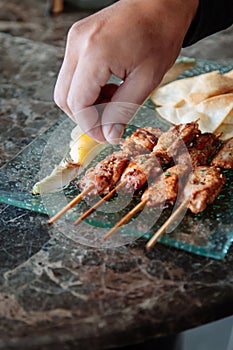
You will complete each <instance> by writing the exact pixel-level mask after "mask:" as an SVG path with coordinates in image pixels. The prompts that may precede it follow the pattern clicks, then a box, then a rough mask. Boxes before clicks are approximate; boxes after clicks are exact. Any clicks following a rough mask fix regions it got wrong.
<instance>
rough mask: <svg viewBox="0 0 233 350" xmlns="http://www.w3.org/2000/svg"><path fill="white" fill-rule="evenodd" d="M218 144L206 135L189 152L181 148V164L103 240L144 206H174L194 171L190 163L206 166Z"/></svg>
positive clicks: (160, 180) (202, 135)
mask: <svg viewBox="0 0 233 350" xmlns="http://www.w3.org/2000/svg"><path fill="white" fill-rule="evenodd" d="M218 144H219V139H218V137H216V136H215V135H214V134H211V133H204V134H201V135H200V136H199V135H196V137H195V139H194V141H193V144H192V146H190V147H189V148H188V150H189V152H187V149H186V152H183V149H182V148H181V154H178V155H177V158H178V160H179V161H180V163H179V164H177V165H175V166H173V167H171V168H169V169H167V170H166V171H165V172H164V173H163V174H162V175H160V176H159V177H158V178H157V179H156V180H155V182H154V183H153V185H151V186H149V187H148V188H147V190H146V191H145V192H144V194H143V195H142V198H141V203H140V204H138V205H137V208H134V209H133V211H131V212H129V213H128V214H127V215H125V217H124V218H122V220H120V222H119V223H118V224H116V225H115V226H114V227H113V228H112V229H111V230H110V231H109V232H108V233H107V234H106V235H105V236H104V238H103V239H107V238H108V237H110V236H111V235H112V234H113V233H115V232H116V231H117V230H118V228H119V227H120V226H121V225H122V224H124V223H125V222H127V221H128V220H129V219H130V218H131V217H132V216H133V215H134V214H135V213H136V212H137V211H138V210H141V208H142V207H143V206H144V205H147V206H148V207H153V206H154V207H156V206H161V205H164V204H165V203H169V204H171V205H173V204H174V203H175V200H176V198H177V194H178V190H179V186H181V185H182V184H183V186H184V184H185V182H186V180H187V177H188V176H189V174H190V172H191V170H192V168H191V167H190V162H191V165H192V166H193V167H194V169H195V168H196V167H197V166H199V165H205V164H206V163H207V161H208V160H209V158H210V157H212V156H213V154H214V153H216V149H217V147H218ZM180 210H181V209H180Z"/></svg>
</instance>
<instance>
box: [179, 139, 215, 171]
mask: <svg viewBox="0 0 233 350" xmlns="http://www.w3.org/2000/svg"><path fill="white" fill-rule="evenodd" d="M218 146H219V138H218V137H217V136H215V135H214V134H211V133H204V134H201V135H196V137H195V139H194V140H193V142H192V144H191V146H189V147H187V148H186V147H185V148H184V149H182V150H181V153H179V154H178V155H177V160H178V163H179V164H184V165H192V167H193V168H195V167H196V166H198V165H207V163H208V162H209V160H210V159H211V158H212V157H213V155H214V154H215V153H216V150H217V147H218Z"/></svg>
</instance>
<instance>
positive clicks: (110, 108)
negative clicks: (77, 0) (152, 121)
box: [54, 0, 198, 143]
mask: <svg viewBox="0 0 233 350" xmlns="http://www.w3.org/2000/svg"><path fill="white" fill-rule="evenodd" d="M197 5H198V0H190V1H183V0H143V1H142V0H121V1H118V2H117V3H115V4H114V5H111V6H109V7H107V8H105V9H103V10H101V11H99V12H97V13H96V14H94V15H92V16H89V17H87V18H85V19H83V20H81V21H79V22H76V23H75V24H74V25H73V26H72V27H71V29H70V31H69V34H68V38H67V46H66V51H65V56H64V61H63V64H62V67H61V70H60V72H59V76H58V79H57V83H56V86H55V91H54V99H55V102H56V103H57V105H58V106H59V107H60V108H61V109H63V110H64V111H65V112H66V113H67V114H68V115H69V116H70V118H72V119H73V120H74V121H75V122H76V123H78V124H79V126H80V127H81V129H82V130H83V131H84V132H85V133H87V134H88V135H90V136H92V137H93V138H94V139H96V140H97V141H99V142H106V141H107V142H110V143H115V141H116V140H118V139H119V137H120V136H121V134H122V133H123V130H124V126H125V125H126V124H127V123H128V122H129V120H130V119H131V117H132V116H133V112H134V111H135V107H136V106H138V105H140V104H141V103H142V102H143V101H144V100H145V99H146V97H147V96H148V95H149V94H150V92H151V91H152V90H153V89H154V88H155V87H156V86H157V85H158V84H159V82H160V81H161V79H162V78H163V76H164V74H165V73H166V71H167V70H168V69H169V68H170V67H171V66H172V65H173V63H174V61H175V60H176V58H177V56H178V54H179V52H180V49H181V47H182V43H183V39H184V36H185V34H186V32H187V30H188V28H189V26H190V24H191V21H192V19H193V17H194V15H195V12H196V9H197ZM112 74H113V75H115V76H116V77H118V78H120V79H122V81H123V83H122V84H121V85H120V86H119V87H118V86H116V85H114V84H107V82H108V80H109V78H110V76H111V75H112ZM101 102H110V103H107V104H106V106H105V108H101V112H100V110H98V109H96V108H95V107H94V106H93V105H95V104H98V103H101Z"/></svg>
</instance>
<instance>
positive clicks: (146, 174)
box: [74, 133, 219, 225]
mask: <svg viewBox="0 0 233 350" xmlns="http://www.w3.org/2000/svg"><path fill="white" fill-rule="evenodd" d="M168 135H169V133H168ZM218 144H219V140H218V138H217V137H216V136H215V135H214V134H210V133H204V134H201V135H199V134H196V135H195V138H194V140H193V142H192V146H190V147H188V151H189V152H188V151H187V148H186V147H185V150H183V148H181V154H179V155H177V159H176V160H178V161H179V163H178V164H179V165H180V166H179V167H177V166H176V167H175V168H174V171H172V172H175V171H177V172H179V173H177V174H173V176H172V177H170V178H168V172H167V173H166V176H165V179H166V180H167V181H166V183H165V182H164V177H162V178H161V179H160V183H162V184H164V186H161V185H160V186H158V187H159V188H160V189H161V187H163V191H162V193H161V195H164V193H166V192H167V193H168V192H170V193H173V194H172V197H173V198H174V201H175V198H176V192H174V189H171V188H170V186H169V183H168V182H170V183H172V181H171V179H173V181H174V184H176V185H177V186H178V178H179V176H181V174H185V172H187V171H188V168H190V165H192V166H193V167H194V166H197V165H198V164H199V165H203V164H206V163H207V160H208V158H209V157H211V156H212V155H213V154H214V153H215V152H216V148H217V146H218ZM161 171H162V169H161V166H160V165H159V164H158V160H157V158H156V157H155V155H154V154H153V152H151V153H149V154H145V155H139V156H136V157H135V158H134V159H133V160H131V161H130V162H129V164H128V165H127V167H126V169H125V170H124V172H123V174H122V175H121V178H120V180H119V184H118V186H117V188H115V190H112V192H110V194H107V195H106V196H105V197H103V198H101V200H100V201H99V202H97V203H96V204H95V205H94V206H93V207H92V208H90V209H88V210H87V211H86V212H85V213H84V214H82V215H81V216H80V218H79V219H78V220H76V221H75V222H74V224H75V225H77V224H78V223H79V222H81V221H82V220H84V219H85V218H86V217H87V216H89V215H90V214H91V213H92V212H93V211H94V210H95V209H97V208H98V207H99V206H100V205H102V204H103V203H104V202H105V201H106V200H108V199H109V198H110V197H111V195H112V194H114V193H115V192H116V190H119V189H120V190H124V191H136V190H139V189H141V188H142V187H143V186H144V185H145V183H146V182H152V181H153V180H154V179H156V178H158V176H159V175H160V174H161ZM180 179H181V177H180ZM160 192H161V190H160ZM157 194H158V195H159V193H157ZM161 195H160V198H161ZM166 200H167V201H168V202H169V203H171V198H170V199H169V198H168V196H167V198H166ZM162 202H163V201H162ZM171 204H172V203H171Z"/></svg>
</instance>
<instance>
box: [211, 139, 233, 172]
mask: <svg viewBox="0 0 233 350" xmlns="http://www.w3.org/2000/svg"><path fill="white" fill-rule="evenodd" d="M211 165H213V166H216V167H220V168H222V169H233V137H232V138H231V139H229V140H228V141H226V142H224V143H223V145H222V146H221V148H220V150H219V152H218V153H217V155H216V156H215V157H214V159H213V160H212V162H211Z"/></svg>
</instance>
